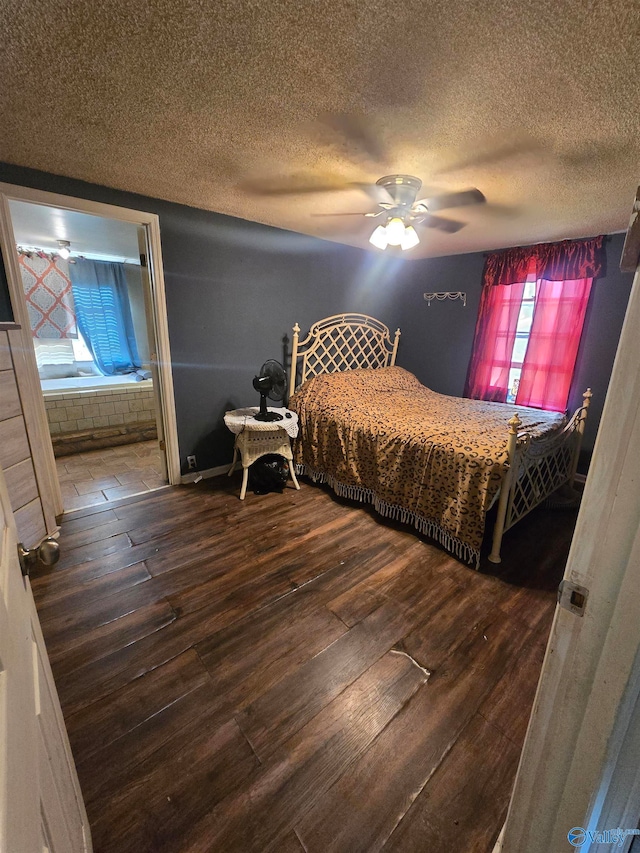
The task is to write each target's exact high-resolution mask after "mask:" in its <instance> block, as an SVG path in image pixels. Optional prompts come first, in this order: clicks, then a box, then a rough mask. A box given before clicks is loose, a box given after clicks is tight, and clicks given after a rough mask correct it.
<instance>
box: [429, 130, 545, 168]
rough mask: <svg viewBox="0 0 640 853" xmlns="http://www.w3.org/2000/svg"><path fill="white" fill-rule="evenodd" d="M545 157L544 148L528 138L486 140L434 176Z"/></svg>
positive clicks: (536, 141)
mask: <svg viewBox="0 0 640 853" xmlns="http://www.w3.org/2000/svg"><path fill="white" fill-rule="evenodd" d="M542 156H544V147H543V145H542V144H541V143H540V142H538V140H537V139H533V138H531V137H528V136H518V137H515V138H513V139H509V140H506V141H497V140H495V139H494V140H491V139H488V140H485V141H484V143H480V144H479V146H478V149H477V150H476V151H475V152H474V153H472V154H468V155H467V156H464V155H463V156H462V157H461V158H460V159H459V160H458V161H457V162H454V163H452V164H451V165H450V166H446V167H445V168H443V169H439V170H438V171H437V172H434V175H447V174H449V173H456V172H462V171H464V170H466V169H476V168H478V167H481V166H491V165H493V164H494V163H500V162H502V161H504V160H511V159H513V158H522V157H526V158H527V159H531V158H532V157H533V158H534V159H538V158H540V157H542Z"/></svg>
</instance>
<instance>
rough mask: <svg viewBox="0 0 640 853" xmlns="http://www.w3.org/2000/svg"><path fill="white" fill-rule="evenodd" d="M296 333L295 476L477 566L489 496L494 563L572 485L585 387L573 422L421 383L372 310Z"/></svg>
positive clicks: (293, 390) (291, 403)
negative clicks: (519, 528) (532, 517)
mask: <svg viewBox="0 0 640 853" xmlns="http://www.w3.org/2000/svg"><path fill="white" fill-rule="evenodd" d="M299 335H300V328H299V326H298V325H297V324H296V325H295V326H294V329H293V347H292V362H291V379H290V389H289V390H290V399H289V407H290V408H292V409H294V410H295V411H296V412H297V413H298V416H299V422H300V433H299V436H298V439H297V441H296V442H295V444H294V462H295V465H296V470H297V471H298V473H300V474H304V475H306V476H308V477H310V478H311V479H312V480H314V481H315V482H324V483H328V484H329V485H330V486H331V487H332V488H333V489H334V491H335V492H336V493H337V494H339V495H342V496H345V497H348V498H351V499H355V500H360V501H363V502H368V503H371V504H373V505H374V507H375V508H376V510H377V511H378V512H379V513H380V514H381V515H383V516H387V517H391V518H394V519H397V520H399V521H402V522H405V523H408V524H412V525H413V526H414V527H415V528H416V529H417V530H419V531H420V532H421V533H423V534H426V535H428V536H430V537H432V538H433V539H435V540H436V541H438V542H439V543H440V544H441V545H442V546H443V547H445V548H446V549H447V550H449V551H450V552H451V553H453V554H455V556H457V557H458V558H459V559H461V560H464V561H465V562H468V563H472V564H475V566H476V567H477V566H478V565H479V559H480V546H481V544H482V539H483V536H484V528H485V519H486V515H487V512H488V510H489V509H490V507H491V506H492V505H493V504H494V503H496V502H497V504H498V509H497V518H496V522H495V526H494V532H493V544H492V549H491V553H490V555H489V560H490V561H491V562H494V563H499V562H500V547H501V542H502V536H503V534H504V532H506V531H507V530H508V529H509V528H511V527H513V525H514V524H516V522H517V521H519V520H520V519H521V518H523V517H524V516H525V515H526V514H527V513H528V512H529V511H530V510H532V509H533V508H534V507H536V506H538V504H540V503H541V502H542V501H544V500H545V499H547V498H549V497H550V496H551V495H552V494H553V493H554V492H556V491H557V490H558V489H559V488H560V487H562V486H563V485H564V484H567V483H568V484H569V485H572V483H573V478H574V476H575V471H576V465H577V460H578V453H579V450H580V443H581V439H582V434H583V432H584V423H585V418H586V414H587V408H588V405H589V399H590V396H591V392H590V391H587V392H586V394H585V395H584V404H583V405H582V406H581V407H580V408H579V409H578V410H577V411H576V412H575V414H574V415H573V417H571V418H570V419H568V420H567V418H565V417H564V416H563V415H560V414H557V413H554V412H544V411H541V410H538V409H530V408H526V407H522V406H518V407H515V406H514V405H510V404H502V403H486V402H483V401H480V400H468V399H462V398H456V397H448V396H446V395H442V394H438V393H436V392H435V391H432V390H431V389H429V388H426V387H425V386H424V385H422V384H421V383H420V382H419V381H418V380H417V379H416V377H415V376H413V375H412V374H411V373H409V372H408V371H406V370H404V369H402V368H400V367H397V366H395V359H396V354H397V350H398V343H399V338H400V331H399V330H398V331H396V333H395V336H394V338H393V340H392V339H391V336H390V333H389V330H388V328H387V327H386V326H385V325H384V324H383V323H381V322H380V321H378V320H375V319H374V318H372V317H368V316H366V315H361V314H339V315H336V316H333V317H327V318H325V319H323V320H320V321H318V322H317V323H314V324H313V325H312V326H311V329H310V331H309V334H308V335H307V336H306V337H305V338H304V339H303V340H302V341H301V340H300V337H299ZM516 408H517V411H516Z"/></svg>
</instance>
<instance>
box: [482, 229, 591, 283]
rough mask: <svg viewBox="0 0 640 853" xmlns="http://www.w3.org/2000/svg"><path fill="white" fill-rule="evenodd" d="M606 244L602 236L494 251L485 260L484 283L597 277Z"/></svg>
mask: <svg viewBox="0 0 640 853" xmlns="http://www.w3.org/2000/svg"><path fill="white" fill-rule="evenodd" d="M603 244H604V236H602V235H601V236H599V237H591V238H589V239H588V240H563V241H562V242H561V243H540V244H538V245H537V246H516V247H515V248H513V249H505V250H503V251H501V252H492V253H491V254H490V255H487V260H486V262H485V266H484V280H483V285H484V286H485V287H487V286H494V285H499V284H517V283H522V282H524V281H526V280H527V277H528V276H530V275H535V277H536V279H537V280H540V279H544V280H545V281H571V280H575V279H581V278H596V277H597V276H598V275H600V273H601V272H602V269H603V266H604V249H603Z"/></svg>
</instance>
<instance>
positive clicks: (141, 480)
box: [56, 441, 166, 512]
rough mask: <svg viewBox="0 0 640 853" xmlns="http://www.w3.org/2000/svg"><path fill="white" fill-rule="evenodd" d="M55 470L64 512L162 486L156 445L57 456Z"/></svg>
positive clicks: (141, 444)
mask: <svg viewBox="0 0 640 853" xmlns="http://www.w3.org/2000/svg"><path fill="white" fill-rule="evenodd" d="M56 467H57V469H58V478H59V480H60V488H61V490H62V502H63V505H64V509H65V511H66V512H68V511H70V510H73V509H80V508H81V507H86V506H95V505H96V504H100V503H105V502H106V501H113V500H118V499H119V498H127V497H129V495H136V494H138V493H140V492H150V491H153V489H158V488H160V487H161V486H164V485H166V481H165V480H163V479H162V467H161V464H160V450H159V448H158V442H157V441H141V442H138V443H137V444H124V445H120V446H119V447H103V448H102V449H100V450H91V451H90V452H88V453H78V454H75V455H73V456H61V457H60V458H59V459H56Z"/></svg>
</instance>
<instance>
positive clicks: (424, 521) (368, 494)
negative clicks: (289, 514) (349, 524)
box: [295, 462, 480, 569]
mask: <svg viewBox="0 0 640 853" xmlns="http://www.w3.org/2000/svg"><path fill="white" fill-rule="evenodd" d="M295 469H296V474H304V475H305V476H306V477H309V478H310V479H311V480H313V482H314V483H326V484H327V485H328V486H331V488H332V489H333V491H334V492H335V493H336V494H337V495H339V496H340V497H342V498H349V500H352V501H360V503H369V504H372V505H373V507H374V509H375V510H376V512H378V513H380V515H382V516H384V517H385V518H392V519H393V520H394V521H400V522H402V523H403V524H412V525H413V526H414V527H415V528H416V530H418V531H419V532H420V533H423V534H424V535H425V536H429V537H430V538H431V539H435V540H436V542H439V543H440V545H442V547H443V548H445V549H446V550H447V551H449V552H450V553H451V554H454V555H455V556H456V557H457V558H458V559H459V560H462V561H463V562H465V563H469V564H472V565H475V567H476V569H478V568H480V551H479V550H476V549H475V548H471V547H470V546H469V545H467V544H466V543H465V542H463V541H462V540H461V539H457V538H456V537H455V536H451V534H450V533H447V531H446V530H444V529H443V528H442V527H441V526H440V525H439V524H437V523H436V522H435V521H432V520H431V519H428V518H424V516H422V515H419V514H418V513H416V512H413V510H410V509H406V508H405V507H401V506H397V505H396V504H390V503H387V502H386V501H383V500H382V499H381V498H379V497H378V496H377V495H376V494H375V492H373V491H372V490H371V489H366V488H364V486H348V485H346V484H345V483H341V482H340V481H339V480H336V479H335V477H333V476H332V475H331V474H327V473H325V472H324V471H314V470H313V469H312V468H309V466H308V465H305V464H304V463H302V464H301V463H299V462H297V463H296V465H295Z"/></svg>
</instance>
